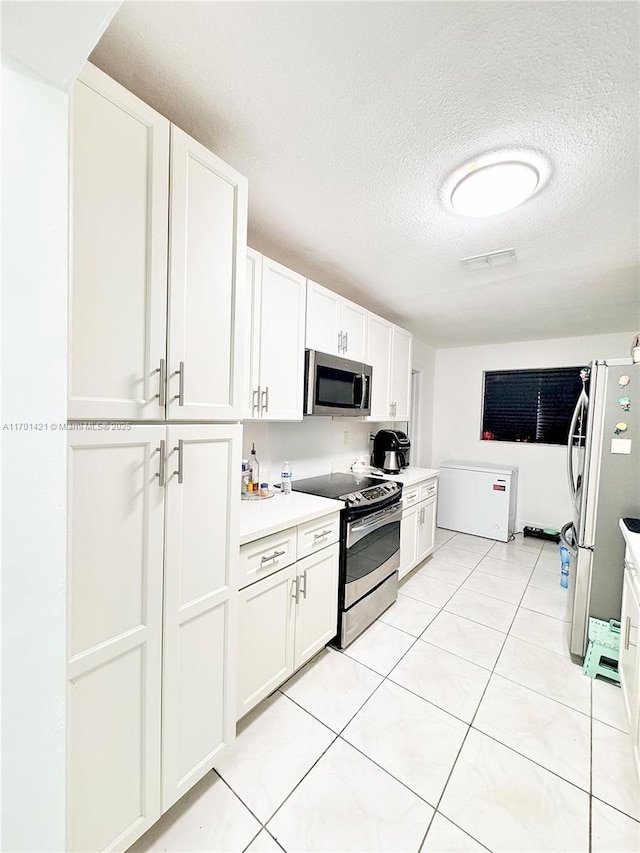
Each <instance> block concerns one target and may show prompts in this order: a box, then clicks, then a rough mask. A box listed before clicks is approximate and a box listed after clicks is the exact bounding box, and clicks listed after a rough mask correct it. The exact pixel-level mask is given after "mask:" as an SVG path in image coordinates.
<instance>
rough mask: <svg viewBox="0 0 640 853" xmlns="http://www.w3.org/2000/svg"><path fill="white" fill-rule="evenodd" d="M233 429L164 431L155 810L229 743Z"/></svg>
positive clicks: (235, 507) (236, 457) (235, 500)
mask: <svg viewBox="0 0 640 853" xmlns="http://www.w3.org/2000/svg"><path fill="white" fill-rule="evenodd" d="M240 436H241V427H240V426H234V427H230V426H226V425H222V424H215V425H213V424H210V425H206V426H205V425H202V426H200V425H196V424H189V425H180V426H178V425H175V426H171V427H169V428H168V429H167V477H166V482H167V486H166V492H167V494H166V501H167V509H166V529H165V556H164V639H163V685H162V810H163V812H164V811H166V810H167V809H168V808H170V806H172V805H173V803H175V801H176V800H177V799H178V798H179V797H181V796H182V795H183V794H184V793H185V792H186V791H188V790H189V788H191V787H192V786H193V785H194V784H195V783H196V782H197V781H198V780H199V779H201V778H202V776H204V774H205V773H207V772H208V771H209V770H210V769H211V768H212V767H213V762H214V759H215V758H216V757H217V756H218V755H219V753H220V752H221V751H222V750H223V749H224V748H225V746H227V745H228V744H229V742H230V741H233V739H234V738H235V694H236V683H235V678H234V675H235V671H234V666H233V663H234V662H233V655H232V654H231V653H230V652H231V650H235V648H236V644H237V635H236V626H237V611H236V608H237V564H238V560H237V552H238V535H239V534H238V530H239V510H240V506H239V504H240V501H239V496H238V471H239V470H240Z"/></svg>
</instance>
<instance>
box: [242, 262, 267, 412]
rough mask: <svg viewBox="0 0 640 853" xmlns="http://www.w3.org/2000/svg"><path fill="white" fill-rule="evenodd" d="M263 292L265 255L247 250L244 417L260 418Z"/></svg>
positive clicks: (244, 313)
mask: <svg viewBox="0 0 640 853" xmlns="http://www.w3.org/2000/svg"><path fill="white" fill-rule="evenodd" d="M261 291H262V255H261V254H260V253H259V252H255V251H254V250H253V249H247V275H246V279H245V287H244V300H243V309H242V310H243V316H244V336H243V337H244V343H243V347H244V380H243V383H242V399H243V404H242V417H243V419H244V420H252V419H254V420H255V419H256V418H259V417H260V401H261V399H262V398H261V396H260V388H259V382H260V303H261V299H260V295H261Z"/></svg>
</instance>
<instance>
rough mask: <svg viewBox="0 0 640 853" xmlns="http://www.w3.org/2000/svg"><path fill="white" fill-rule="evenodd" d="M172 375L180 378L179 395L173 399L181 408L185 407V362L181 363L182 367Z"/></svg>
mask: <svg viewBox="0 0 640 853" xmlns="http://www.w3.org/2000/svg"><path fill="white" fill-rule="evenodd" d="M171 375H172V376H179V377H180V384H179V385H178V393H177V394H175V395H174V396H173V397H172V398H171V399H172V400H177V401H178V405H179V406H184V361H181V362H180V367H179V368H178V369H177V370H174V371H173V373H172V374H171Z"/></svg>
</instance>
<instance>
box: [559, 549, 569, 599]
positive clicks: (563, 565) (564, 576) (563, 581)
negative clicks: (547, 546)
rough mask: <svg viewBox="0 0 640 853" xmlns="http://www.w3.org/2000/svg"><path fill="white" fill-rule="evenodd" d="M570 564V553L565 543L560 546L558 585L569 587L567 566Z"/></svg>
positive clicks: (564, 587)
mask: <svg viewBox="0 0 640 853" xmlns="http://www.w3.org/2000/svg"><path fill="white" fill-rule="evenodd" d="M570 564H571V555H570V554H569V549H568V548H567V546H566V545H561V546H560V586H561V587H562V588H563V589H568V588H569V566H570Z"/></svg>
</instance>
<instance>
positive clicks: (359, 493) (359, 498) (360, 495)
mask: <svg viewBox="0 0 640 853" xmlns="http://www.w3.org/2000/svg"><path fill="white" fill-rule="evenodd" d="M356 498H357V499H358V500H359V501H361V500H362V492H356Z"/></svg>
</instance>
